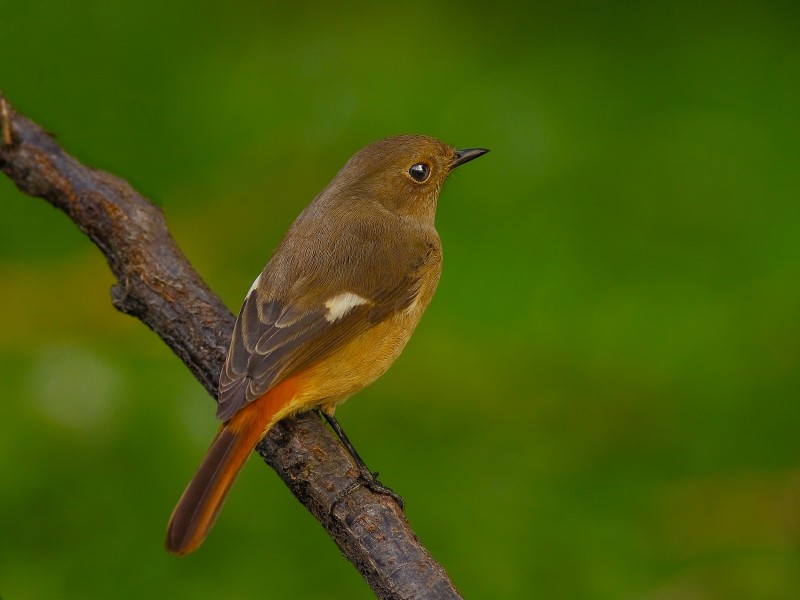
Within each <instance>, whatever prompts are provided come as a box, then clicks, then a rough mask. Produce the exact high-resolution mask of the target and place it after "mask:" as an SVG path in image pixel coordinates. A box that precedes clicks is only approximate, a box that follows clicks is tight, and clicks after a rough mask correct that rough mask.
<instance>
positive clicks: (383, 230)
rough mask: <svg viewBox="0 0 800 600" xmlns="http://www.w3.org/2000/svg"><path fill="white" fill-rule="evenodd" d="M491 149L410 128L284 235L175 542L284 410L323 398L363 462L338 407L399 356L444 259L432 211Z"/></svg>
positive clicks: (198, 527)
mask: <svg viewBox="0 0 800 600" xmlns="http://www.w3.org/2000/svg"><path fill="white" fill-rule="evenodd" d="M486 152H488V150H485V149H483V148H470V149H467V150H455V149H453V148H451V147H450V146H448V145H447V144H444V143H443V142H440V141H439V140H437V139H434V138H432V137H427V136H421V135H401V136H397V137H390V138H386V139H384V140H380V141H378V142H375V143H373V144H370V145H368V146H366V147H365V148H363V149H362V150H360V151H359V152H358V153H356V154H355V155H354V156H353V157H352V158H351V159H350V160H349V161H347V163H346V164H345V165H344V167H343V168H342V170H341V171H339V173H338V174H337V175H336V177H334V178H333V180H332V181H331V182H330V183H329V184H328V186H327V187H326V188H325V189H324V190H322V192H321V193H320V194H319V195H318V196H317V197H316V198H315V199H314V201H313V202H311V204H309V205H308V206H307V207H306V208H305V210H303V212H302V213H300V216H298V217H297V219H296V220H295V222H294V223H293V224H292V226H291V227H290V228H289V231H288V232H287V233H286V235H285V236H284V238H283V240H282V241H281V243H280V245H279V246H278V248H277V250H276V251H275V254H274V255H273V256H272V258H271V259H270V261H269V263H267V266H266V267H264V270H263V271H262V272H261V274H260V275H259V276H258V277H257V278H256V280H255V281H254V282H253V285H252V286H251V287H250V290H249V292H248V293H247V297H246V298H245V300H244V305H243V306H242V308H241V311H240V312H239V316H238V318H237V319H236V325H235V327H234V330H233V337H232V339H231V346H230V350H229V351H228V357H227V360H226V361H225V366H224V367H223V369H222V373H221V375H220V382H219V405H218V409H217V417H218V418H219V419H220V420H222V421H223V424H222V427H221V428H220V430H219V432H218V433H217V436H216V438H215V439H214V441H213V442H212V444H211V447H210V448H209V450H208V452H207V454H206V456H205V458H204V459H203V462H202V463H201V464H200V468H199V469H198V471H197V474H196V475H195V476H194V479H192V481H191V482H190V483H189V485H188V487H187V488H186V491H184V493H183V496H181V499H180V500H179V501H178V505H177V506H176V507H175V510H174V511H173V513H172V517H171V518H170V522H169V526H168V528H167V543H166V545H167V549H168V550H169V551H170V552H174V553H175V554H186V553H188V552H192V551H193V550H195V549H197V547H198V546H199V545H200V544H201V543H202V542H203V540H204V539H205V537H206V535H207V534H208V532H209V530H210V529H211V526H212V525H213V524H214V520H215V519H216V517H217V514H218V512H219V510H220V507H221V506H222V503H223V501H224V500H225V496H226V495H227V493H228V490H229V489H230V487H231V485H232V484H233V481H234V479H235V478H236V475H237V474H238V473H239V471H240V470H241V468H242V466H243V465H244V463H245V461H246V459H247V457H248V456H249V455H250V453H251V452H252V450H253V449H254V448H255V446H256V445H257V444H258V442H259V441H261V439H262V438H263V437H264V435H266V433H267V431H269V429H270V428H271V427H272V426H273V425H274V424H275V423H277V422H278V421H280V420H281V419H283V418H284V417H287V416H289V415H292V414H295V413H298V412H301V411H307V410H313V409H317V410H319V411H320V412H321V413H322V415H323V416H325V418H326V419H327V420H328V422H329V423H330V424H331V426H332V427H333V428H334V430H335V431H336V433H337V434H338V435H339V437H340V439H341V440H342V442H343V443H344V445H345V446H346V448H347V449H348V451H349V452H350V454H351V455H352V456H353V458H354V459H355V460H356V462H357V463H358V464H359V466H360V468H361V469H362V472H363V473H364V474H365V477H366V479H368V481H367V483H368V484H369V485H370V487H373V486H375V487H376V488H378V489H379V491H383V492H387V493H391V491H390V490H388V488H385V487H383V486H382V485H381V484H380V483H379V482H378V481H377V480H376V479H375V478H374V476H373V475H372V474H371V473H370V472H369V471H368V469H366V466H365V465H364V462H363V461H362V460H361V458H360V457H359V456H358V454H357V453H356V452H355V449H354V448H353V447H352V444H350V442H349V440H347V436H345V435H344V432H343V431H342V429H341V427H340V426H339V424H338V422H337V421H336V419H335V418H334V411H335V410H336V407H337V406H338V405H339V404H341V403H342V402H344V401H345V400H346V399H347V398H348V397H349V396H351V395H353V394H355V393H356V392H358V391H359V390H361V389H362V388H363V387H365V386H367V385H369V384H370V383H372V382H373V381H375V380H376V379H377V378H378V377H380V376H381V375H383V373H384V372H385V371H386V370H387V369H388V368H389V366H390V365H391V364H392V363H393V362H394V360H395V359H396V358H397V357H398V355H399V354H400V352H401V351H402V350H403V347H404V346H405V345H406V342H408V339H409V337H411V334H412V332H413V331H414V328H415V327H416V326H417V323H418V322H419V319H420V317H421V316H422V313H423V312H424V311H425V308H426V307H427V306H428V303H429V302H430V301H431V297H432V296H433V293H434V291H435V290H436V286H437V284H438V282H439V275H440V273H441V267H442V250H441V243H440V241H439V235H438V233H437V232H436V229H435V227H434V216H435V213H436V203H437V200H438V197H439V192H440V190H441V189H442V184H443V183H444V181H445V179H446V178H447V176H448V175H449V174H450V172H451V171H452V170H453V169H455V168H456V167H458V166H459V165H462V164H464V163H466V162H468V161H470V160H472V159H474V158H477V157H479V156H481V155H483V154H485V153H486Z"/></svg>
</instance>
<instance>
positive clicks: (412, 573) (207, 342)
mask: <svg viewBox="0 0 800 600" xmlns="http://www.w3.org/2000/svg"><path fill="white" fill-rule="evenodd" d="M0 134H1V135H2V138H1V139H2V145H0V169H2V171H3V172H4V173H5V174H6V175H7V176H8V177H9V178H11V180H12V181H14V183H15V184H16V185H17V187H18V188H19V189H20V190H21V191H23V192H24V193H26V194H29V195H31V196H38V197H40V198H44V199H45V200H46V201H47V202H49V203H50V204H52V205H53V206H55V207H57V208H59V209H61V210H62V211H64V212H65V213H66V214H67V215H68V216H69V217H70V219H72V221H73V222H74V223H75V225H77V226H78V227H79V228H80V229H81V231H83V232H84V233H85V234H86V235H87V236H89V238H90V239H91V240H92V241H93V242H94V243H95V244H96V245H97V247H98V248H100V251H101V252H102V253H103V254H104V255H105V257H106V260H107V261H108V265H109V267H110V268H111V271H112V272H113V274H114V276H115V277H116V279H117V282H116V284H115V285H114V286H113V287H112V289H111V300H112V303H113V304H114V306H115V307H116V308H117V309H118V310H120V311H122V312H124V313H127V314H129V315H132V316H134V317H136V318H138V319H139V320H141V321H142V322H143V323H145V324H146V325H147V326H148V327H149V328H150V329H152V330H153V331H154V332H155V333H156V334H157V335H158V336H159V337H161V339H162V340H163V341H164V342H165V343H166V344H167V345H168V346H169V347H170V348H172V350H173V351H174V352H175V354H177V355H178V357H179V358H180V359H181V360H182V361H183V362H184V363H185V364H186V366H187V367H188V368H189V370H190V371H191V372H192V373H193V374H194V376H195V377H196V378H197V380H198V381H199V382H200V383H201V384H202V385H203V386H204V387H205V388H206V390H208V392H209V393H210V394H211V395H212V396H214V397H216V394H217V382H218V379H219V372H220V369H221V368H222V364H223V362H224V360H225V355H226V353H227V349H228V344H229V342H230V335H231V331H232V329H233V323H234V317H233V316H232V315H231V314H230V312H229V311H228V309H227V308H226V307H225V306H224V305H223V304H222V302H221V301H220V299H219V298H218V297H217V296H216V295H215V294H214V293H213V292H212V291H211V290H210V289H209V288H208V286H207V285H206V284H205V282H204V281H203V280H202V278H201V277H200V275H198V274H197V272H196V271H195V270H194V269H193V268H192V266H191V265H190V264H189V261H188V260H187V259H186V257H185V256H184V255H183V253H182V252H181V250H180V248H178V246H177V245H176V244H175V241H174V240H173V239H172V236H171V235H170V232H169V230H168V228H167V225H166V222H165V220H164V215H163V213H162V211H161V209H160V208H159V207H157V206H155V205H154V204H153V203H152V202H150V201H149V200H147V199H146V198H144V197H142V196H141V195H140V194H139V193H137V192H136V190H134V189H133V188H132V187H131V186H130V185H129V184H128V183H127V182H126V181H124V180H122V179H120V178H118V177H116V176H114V175H111V174H109V173H106V172H103V171H99V170H95V169H91V168H89V167H86V166H84V165H82V164H81V163H80V162H78V161H77V160H76V159H75V158H73V157H72V156H70V155H69V154H67V153H66V152H65V151H64V150H63V149H62V148H61V147H60V146H59V144H57V143H56V142H55V140H54V139H53V138H52V136H51V135H49V134H48V133H46V132H45V131H44V130H43V129H42V128H41V127H40V126H39V125H37V124H36V123H34V122H32V121H30V120H28V119H27V118H25V117H24V116H22V115H20V114H19V113H17V112H16V111H15V110H14V109H13V107H11V106H10V105H9V104H8V102H7V101H6V100H5V98H4V97H3V95H2V93H0ZM257 451H258V453H259V454H260V455H261V456H262V457H263V459H264V462H266V463H267V464H268V465H269V466H271V467H272V468H273V469H275V471H276V472H277V473H278V475H279V476H280V477H281V479H282V480H283V481H284V483H285V484H286V485H287V486H288V487H289V489H290V490H291V491H292V493H293V494H294V495H295V497H296V498H297V499H298V500H299V501H300V502H301V503H302V504H303V505H304V506H305V507H306V508H307V509H308V510H309V511H310V512H311V513H312V514H313V515H314V516H315V517H316V518H317V520H319V522H320V524H321V525H322V526H323V527H324V528H325V530H326V531H327V532H328V534H329V535H330V536H331V538H332V539H333V540H334V541H335V542H336V544H337V545H338V546H339V548H340V549H341V551H342V553H343V554H344V555H345V556H346V557H347V559H348V560H350V562H352V563H353V565H354V566H355V567H356V568H357V569H358V570H359V572H360V573H361V575H362V576H363V577H364V579H365V580H366V582H367V583H368V584H369V585H370V587H371V588H372V590H373V591H374V592H375V594H376V595H377V596H378V597H379V598H393V599H394V598H397V599H399V598H460V596H459V594H458V592H457V591H456V589H455V587H454V586H453V584H452V583H451V582H450V580H449V579H448V577H447V574H446V573H445V571H444V569H443V568H442V567H441V565H439V564H438V563H437V562H436V561H435V560H434V559H433V558H432V557H431V555H430V553H429V552H428V551H427V550H426V549H425V548H424V546H423V545H422V544H421V543H420V542H419V540H418V539H417V537H416V535H415V534H414V532H413V531H412V529H411V526H410V525H409V523H408V521H407V520H406V518H405V516H404V515H403V512H402V511H401V510H400V508H399V507H398V506H397V504H396V503H395V502H394V500H393V499H391V498H390V497H388V496H385V495H381V494H376V493H374V492H372V491H371V490H370V489H368V488H365V487H363V486H355V484H356V483H357V481H358V480H357V476H358V473H359V471H358V468H357V466H356V465H355V463H354V462H353V461H352V459H351V457H350V456H349V454H348V453H347V452H346V451H345V450H344V448H343V447H342V446H341V444H340V443H339V442H338V440H337V439H336V438H335V437H334V436H333V434H332V433H331V432H330V430H329V429H328V428H327V427H326V426H325V425H324V424H323V422H322V421H321V420H320V419H319V418H318V417H317V415H316V414H314V413H306V414H303V415H299V416H297V417H295V418H292V419H286V420H284V421H282V422H280V423H278V424H277V425H276V426H275V427H274V428H273V429H272V430H271V431H270V433H269V434H268V435H267V437H266V438H265V439H264V440H263V441H262V442H261V444H259V446H258V448H257ZM176 476H177V474H176ZM354 486H355V488H354ZM351 488H354V489H353V490H352V492H351V493H349V494H345V492H346V490H348V489H351ZM337 498H340V500H339V501H338V502H336V499H337ZM176 500H177V499H176ZM167 516H168V515H164V522H165V524H166V519H167ZM269 547H270V545H269V544H265V548H269ZM266 551H267V552H269V550H266Z"/></svg>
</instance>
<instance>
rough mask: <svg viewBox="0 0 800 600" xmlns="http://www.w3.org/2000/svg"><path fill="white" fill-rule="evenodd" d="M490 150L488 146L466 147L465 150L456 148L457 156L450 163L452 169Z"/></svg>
mask: <svg viewBox="0 0 800 600" xmlns="http://www.w3.org/2000/svg"><path fill="white" fill-rule="evenodd" d="M488 151H489V150H487V149H486V148H466V149H464V150H456V158H455V160H453V162H452V163H450V170H451V171H452V170H453V169H455V168H456V167H458V166H459V165H463V164H464V163H466V162H469V161H471V160H473V159H475V158H478V157H479V156H483V155H484V154H486V153H487V152H488Z"/></svg>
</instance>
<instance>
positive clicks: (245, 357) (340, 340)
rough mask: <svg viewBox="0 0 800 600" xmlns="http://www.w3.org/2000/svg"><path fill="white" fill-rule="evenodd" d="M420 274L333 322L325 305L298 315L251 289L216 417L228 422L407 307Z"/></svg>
mask: <svg viewBox="0 0 800 600" xmlns="http://www.w3.org/2000/svg"><path fill="white" fill-rule="evenodd" d="M419 275H420V273H419V271H417V270H415V272H414V273H412V274H409V275H407V276H405V277H402V278H401V279H400V281H399V282H398V283H397V284H396V285H394V286H392V287H391V288H389V289H386V290H379V291H377V292H376V293H374V294H372V295H371V296H372V297H370V298H365V299H366V300H367V302H365V303H364V304H360V305H357V306H353V307H352V308H350V309H349V310H348V311H347V312H346V313H345V314H344V315H342V316H341V317H340V318H337V319H333V320H329V319H330V313H329V309H328V307H326V306H325V304H324V303H321V304H320V305H319V306H316V307H312V308H310V309H307V310H305V311H301V310H299V309H297V307H296V306H293V305H291V304H288V305H283V304H281V302H280V301H278V300H276V299H267V300H264V299H263V295H264V293H263V292H260V291H259V290H258V289H257V286H256V287H255V288H254V289H253V290H252V291H251V292H250V293H249V294H248V295H247V298H246V299H245V301H244V305H243V306H242V309H241V311H240V312H239V316H238V318H237V319H236V325H235V326H234V329H233V338H232V340H231V347H230V350H229V352H228V358H227V360H226V361H225V366H224V367H223V369H222V374H221V375H220V384H219V406H218V407H217V418H219V419H221V420H223V421H227V420H228V419H230V418H231V417H232V416H233V415H234V414H236V412H238V411H239V410H240V409H241V408H242V407H244V406H245V405H247V404H248V403H249V402H252V401H253V400H255V399H257V398H259V397H261V396H262V395H264V394H265V393H266V392H267V391H269V390H270V389H271V388H272V387H273V386H275V385H276V384H277V383H279V382H280V381H282V380H283V379H285V378H286V377H288V376H290V375H292V374H293V373H297V372H299V371H301V370H303V369H304V368H305V367H307V366H309V365H311V364H312V363H314V362H316V361H318V360H320V359H322V358H325V357H326V356H329V355H330V354H331V353H333V352H334V351H335V350H336V349H337V348H340V347H341V346H343V345H344V344H345V343H346V342H347V341H349V340H351V339H352V338H353V337H355V336H356V335H358V334H359V333H362V332H363V331H366V330H367V329H369V328H370V327H373V326H374V325H375V324H376V323H379V322H380V321H382V320H384V319H386V318H387V317H388V316H389V315H391V314H394V313H395V312H397V311H400V310H403V309H404V308H406V307H408V306H410V305H411V303H412V302H413V301H414V299H415V298H416V297H417V294H418V293H419V290H420V279H419Z"/></svg>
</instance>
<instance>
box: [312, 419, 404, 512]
mask: <svg viewBox="0 0 800 600" xmlns="http://www.w3.org/2000/svg"><path fill="white" fill-rule="evenodd" d="M318 412H319V414H320V415H321V416H322V417H324V418H325V420H326V421H327V422H328V425H330V426H331V428H332V429H333V430H334V431H335V432H336V435H337V436H338V437H339V439H340V440H341V442H342V445H343V446H344V447H345V449H346V450H347V452H348V453H349V454H350V456H351V457H352V458H353V460H354V461H355V463H356V465H358V469H359V471H361V479H362V480H363V483H364V484H365V485H366V486H367V487H368V488H369V489H371V490H372V491H373V492H376V493H378V494H385V495H387V496H391V497H392V498H394V501H395V502H397V504H398V505H399V506H400V510H403V508H405V501H404V500H403V497H402V496H400V494H397V493H395V492H394V491H393V490H392V489H391V488H390V487H388V486H385V485H383V484H382V483H381V482H380V481H378V472H377V471H375V472H373V471H370V469H369V467H367V465H366V463H365V462H364V459H363V458H361V456H359V454H358V452H357V451H356V449H355V447H354V446H353V444H352V442H350V440H349V439H348V437H347V434H346V433H345V432H344V429H342V426H341V425H339V421H337V420H336V417H334V416H333V415H331V414H328V413H327V412H325V411H324V410H322V409H319V410H318ZM352 491H353V489H347V490H345V492H344V493H343V494H342V496H346V495H347V494H349V493H350V492H352ZM339 500H341V498H336V500H335V501H334V503H333V504H334V505H335V504H336V503H337V502H338V501H339Z"/></svg>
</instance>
